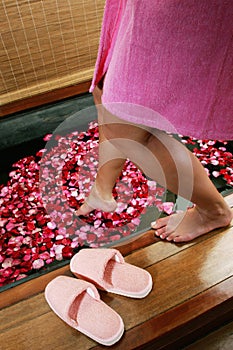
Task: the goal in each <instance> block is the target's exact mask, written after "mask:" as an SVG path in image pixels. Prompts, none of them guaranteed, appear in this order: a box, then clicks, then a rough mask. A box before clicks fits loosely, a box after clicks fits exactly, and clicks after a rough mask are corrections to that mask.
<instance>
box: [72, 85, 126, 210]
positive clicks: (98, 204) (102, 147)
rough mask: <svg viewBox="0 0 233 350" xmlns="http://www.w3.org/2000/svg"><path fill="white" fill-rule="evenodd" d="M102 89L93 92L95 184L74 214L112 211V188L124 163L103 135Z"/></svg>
mask: <svg viewBox="0 0 233 350" xmlns="http://www.w3.org/2000/svg"><path fill="white" fill-rule="evenodd" d="M101 95H102V90H101V89H100V88H99V87H98V86H97V87H96V88H95V90H94V92H93V97H94V102H95V105H96V107H97V112H98V122H99V168H98V172H97V176H96V180H95V184H94V186H93V187H92V189H91V193H90V195H89V196H88V198H87V199H86V200H85V202H84V204H83V205H82V206H81V207H80V208H79V209H78V210H77V211H76V212H75V213H76V215H87V214H89V213H90V212H91V211H92V210H94V209H100V210H103V211H109V212H111V211H114V210H115V209H116V206H117V204H116V202H115V200H114V199H113V196H112V190H113V187H114V185H115V183H116V180H117V178H118V176H119V175H120V173H121V170H122V169H123V167H124V164H125V157H124V155H123V154H122V153H121V152H120V151H119V150H118V149H117V148H115V147H114V146H113V145H112V144H111V142H109V141H108V140H107V139H106V137H105V136H104V128H103V125H102V116H101V113H102V109H101Z"/></svg>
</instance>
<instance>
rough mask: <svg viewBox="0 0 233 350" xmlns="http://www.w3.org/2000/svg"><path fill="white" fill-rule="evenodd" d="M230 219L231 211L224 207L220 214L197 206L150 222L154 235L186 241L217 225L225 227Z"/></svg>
mask: <svg viewBox="0 0 233 350" xmlns="http://www.w3.org/2000/svg"><path fill="white" fill-rule="evenodd" d="M231 220H232V211H231V210H230V208H229V209H228V208H226V210H224V212H222V213H221V214H219V212H218V213H216V212H212V213H209V212H208V211H203V210H200V209H199V208H198V207H197V206H194V207H193V208H191V209H188V210H187V211H186V212H184V213H177V214H173V215H171V216H167V217H165V218H161V219H158V220H157V221H156V222H152V223H151V227H152V228H153V229H155V230H156V231H155V235H156V236H158V237H160V238H162V239H166V240H167V241H174V242H176V243H177V242H188V241H191V240H193V239H194V238H196V237H199V236H201V235H204V234H205V233H207V232H210V231H212V230H214V229H216V228H219V227H225V226H228V225H229V224H230V222H231Z"/></svg>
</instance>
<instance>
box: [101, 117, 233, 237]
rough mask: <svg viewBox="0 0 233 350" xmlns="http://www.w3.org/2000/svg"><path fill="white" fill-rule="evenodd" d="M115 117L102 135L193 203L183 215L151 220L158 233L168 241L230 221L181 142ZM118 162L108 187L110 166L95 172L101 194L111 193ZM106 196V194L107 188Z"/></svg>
mask: <svg viewBox="0 0 233 350" xmlns="http://www.w3.org/2000/svg"><path fill="white" fill-rule="evenodd" d="M116 121H117V122H116V123H115V124H106V125H104V134H105V137H107V138H108V139H109V140H110V141H111V143H112V144H113V145H114V146H115V147H116V148H118V149H119V150H120V151H121V152H122V153H123V154H125V155H126V156H127V157H128V158H129V159H131V161H133V162H134V163H135V164H137V165H138V166H139V167H140V168H141V169H142V170H143V171H144V172H145V173H146V174H147V175H148V176H149V177H151V178H153V179H154V180H156V181H157V182H159V183H160V184H161V185H163V186H166V187H167V188H168V189H169V190H171V191H172V192H174V193H176V194H179V195H181V196H183V197H184V198H187V199H189V200H191V201H192V202H193V203H195V206H194V207H193V208H192V209H190V210H188V211H186V213H185V215H184V214H174V215H171V216H170V217H167V218H161V219H159V220H157V222H156V223H152V227H153V228H154V229H155V230H156V231H155V234H156V235H157V236H160V237H161V238H162V239H167V240H168V241H175V242H184V241H190V240H192V239H194V238H196V237H198V236H200V235H203V234H205V233H207V232H209V231H211V230H213V229H215V228H218V227H223V226H227V225H229V223H230V222H231V220H232V212H231V210H230V208H229V207H228V206H227V204H226V203H225V201H224V199H223V198H222V196H221V195H220V194H219V193H218V191H217V190H216V188H215V187H214V185H213V184H212V182H211V181H210V179H209V177H208V176H207V174H206V172H205V170H204V168H203V166H202V165H201V163H200V162H199V161H198V159H197V158H196V157H195V156H194V155H193V154H192V153H191V152H190V151H188V150H187V148H186V147H185V146H184V145H182V144H181V143H180V142H178V141H177V140H175V139H174V138H172V137H170V136H168V135H166V134H165V133H163V132H161V131H154V132H153V134H152V133H150V132H149V131H148V130H145V129H143V128H141V127H140V126H138V125H132V124H126V123H123V124H121V121H120V120H119V119H117V118H116ZM115 164H117V163H115ZM106 165H107V164H106ZM118 166H119V168H120V163H119V164H117V166H116V168H115V173H114V175H113V174H112V176H111V180H110V181H109V189H108V190H107V187H106V185H107V181H106V172H108V171H109V168H108V167H107V166H106V167H103V168H102V172H99V173H98V176H97V179H98V181H99V183H101V181H103V184H104V185H105V189H104V186H103V189H104V190H103V196H104V191H107V192H108V194H109V193H110V189H111V188H112V185H113V183H114V179H115V178H116V174H119V168H118ZM117 169H118V170H117ZM105 196H106V197H105V198H107V193H106V192H105Z"/></svg>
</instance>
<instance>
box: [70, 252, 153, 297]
mask: <svg viewBox="0 0 233 350" xmlns="http://www.w3.org/2000/svg"><path fill="white" fill-rule="evenodd" d="M70 269H71V272H72V273H73V274H74V275H75V276H77V277H79V278H82V279H85V280H87V281H89V282H92V283H94V284H95V285H96V286H97V287H99V288H100V289H103V290H106V291H108V292H111V293H116V294H120V295H124V296H127V297H131V298H144V297H145V296H146V295H147V294H149V292H150V291H151V288H152V278H151V275H150V274H149V272H147V271H146V270H143V269H141V268H139V267H137V266H134V265H131V264H127V263H126V262H125V261H124V258H123V256H122V255H121V253H120V252H119V251H118V250H116V249H108V248H87V249H82V250H80V252H78V253H77V254H75V255H74V256H73V258H72V259H71V261H70Z"/></svg>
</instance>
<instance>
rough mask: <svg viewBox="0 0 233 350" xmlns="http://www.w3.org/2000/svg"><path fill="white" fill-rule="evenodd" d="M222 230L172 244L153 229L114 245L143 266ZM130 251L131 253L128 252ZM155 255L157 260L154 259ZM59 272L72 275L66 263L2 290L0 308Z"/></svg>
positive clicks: (35, 290)
mask: <svg viewBox="0 0 233 350" xmlns="http://www.w3.org/2000/svg"><path fill="white" fill-rule="evenodd" d="M232 224H233V223H232ZM232 224H231V226H232ZM224 232H225V230H224V229H218V230H214V231H212V232H210V233H208V234H206V235H204V236H201V237H198V238H197V239H196V240H193V241H192V242H189V243H182V244H174V243H170V242H166V241H161V240H160V239H158V238H157V237H155V236H154V231H153V230H150V231H148V232H145V233H143V234H141V235H140V236H138V237H134V238H133V239H132V240H129V241H126V242H124V243H120V244H119V245H117V244H116V246H114V247H115V248H116V249H118V250H119V251H120V252H121V253H122V255H123V256H125V259H126V261H127V262H129V263H134V264H136V265H137V266H140V267H142V268H145V267H147V266H149V265H150V264H152V263H155V262H157V261H159V260H161V259H165V258H166V257H168V256H171V255H173V254H177V253H178V252H180V251H181V250H184V249H187V248H189V247H190V246H192V245H194V244H198V243H201V242H203V241H204V240H206V239H209V238H210V237H212V236H215V235H219V234H220V233H224ZM152 243H156V244H157V245H156V246H154V245H152ZM143 247H149V248H148V249H147V251H146V254H145V252H144V251H143V253H140V252H139V253H138V250H140V249H142V248H143ZM131 252H133V253H132V254H130V253H131ZM129 254H130V255H129ZM127 255H129V256H127ZM155 257H156V259H158V260H156V261H155V260H154V259H155ZM61 274H64V275H67V276H72V274H71V272H70V271H69V265H66V266H64V267H62V268H60V269H57V270H55V271H52V272H50V273H47V274H45V275H42V276H40V277H37V278H35V279H33V280H30V281H28V282H25V283H22V284H20V285H18V286H16V287H13V288H10V289H8V290H6V291H4V292H2V293H1V298H0V309H1V308H3V307H6V306H9V305H12V304H14V303H16V302H19V301H20V300H23V299H25V298H29V297H30V296H33V295H35V294H38V293H40V292H42V291H43V290H44V289H45V286H46V285H47V284H48V283H49V281H51V280H52V279H53V278H55V277H56V276H59V275H61Z"/></svg>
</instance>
